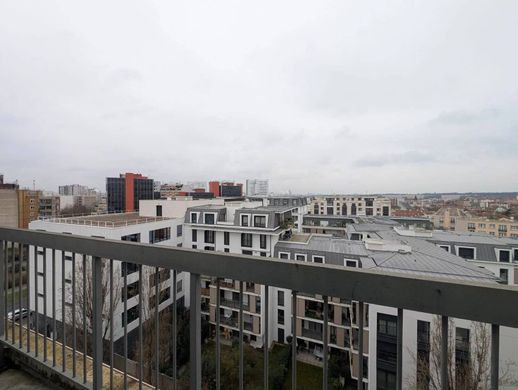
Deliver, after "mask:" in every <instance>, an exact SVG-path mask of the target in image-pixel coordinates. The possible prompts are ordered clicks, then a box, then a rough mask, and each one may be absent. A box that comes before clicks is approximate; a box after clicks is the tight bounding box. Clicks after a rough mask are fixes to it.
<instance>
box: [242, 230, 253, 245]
mask: <svg viewBox="0 0 518 390" xmlns="http://www.w3.org/2000/svg"><path fill="white" fill-rule="evenodd" d="M252 243H253V241H252V234H251V233H241V246H244V247H247V248H251V247H252Z"/></svg>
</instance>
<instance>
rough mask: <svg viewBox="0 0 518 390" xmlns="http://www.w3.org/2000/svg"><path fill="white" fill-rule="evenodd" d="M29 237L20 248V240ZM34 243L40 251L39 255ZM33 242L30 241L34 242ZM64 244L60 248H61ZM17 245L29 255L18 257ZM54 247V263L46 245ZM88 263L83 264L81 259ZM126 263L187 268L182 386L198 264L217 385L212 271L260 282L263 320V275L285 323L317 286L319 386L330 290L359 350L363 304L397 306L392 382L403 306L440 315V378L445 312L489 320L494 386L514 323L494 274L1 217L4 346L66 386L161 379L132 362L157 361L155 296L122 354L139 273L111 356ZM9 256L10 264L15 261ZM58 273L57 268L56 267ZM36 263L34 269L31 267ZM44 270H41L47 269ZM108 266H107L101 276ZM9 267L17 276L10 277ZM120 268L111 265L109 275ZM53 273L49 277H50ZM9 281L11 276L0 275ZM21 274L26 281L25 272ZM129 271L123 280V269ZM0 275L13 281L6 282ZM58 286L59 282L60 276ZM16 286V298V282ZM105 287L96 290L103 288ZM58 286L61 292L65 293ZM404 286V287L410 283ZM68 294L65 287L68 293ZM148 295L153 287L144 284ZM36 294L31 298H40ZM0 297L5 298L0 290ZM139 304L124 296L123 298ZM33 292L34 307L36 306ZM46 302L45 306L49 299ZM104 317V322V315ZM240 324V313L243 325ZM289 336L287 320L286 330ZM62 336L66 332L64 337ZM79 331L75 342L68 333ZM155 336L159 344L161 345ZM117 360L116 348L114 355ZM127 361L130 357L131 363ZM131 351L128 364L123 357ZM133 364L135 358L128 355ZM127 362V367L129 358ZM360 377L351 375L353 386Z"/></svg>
mask: <svg viewBox="0 0 518 390" xmlns="http://www.w3.org/2000/svg"><path fill="white" fill-rule="evenodd" d="M26 248H29V252H30V253H29V252H28V251H27V250H24V249H26ZM40 248H43V253H44V255H39V254H38V252H39V253H41V249H40ZM38 249H40V250H38ZM63 252H65V253H68V252H71V253H72V254H73V255H72V256H71V257H70V258H67V259H66V258H65V257H66V256H65V255H64V253H63ZM27 253H29V254H30V257H29V258H27ZM57 254H61V256H60V258H61V260H60V262H61V264H57V261H56V257H57V256H56V255H57ZM17 261H18V262H20V263H24V262H25V264H27V265H28V267H27V269H28V270H30V272H29V274H28V277H27V279H26V280H25V281H22V273H21V272H19V275H15V270H16V267H15V266H14V264H15V263H16V262H17ZM65 262H69V263H71V264H69V265H70V266H71V267H72V269H73V270H74V271H76V270H77V269H83V270H84V272H83V273H82V274H77V273H76V272H72V277H71V280H68V279H67V277H66V275H65V271H64V270H65ZM88 264H91V266H90V267H89V266H88ZM126 264H136V265H137V266H138V276H139V280H143V278H142V276H143V275H142V271H143V267H150V268H151V269H154V271H155V272H154V275H156V277H157V278H158V275H159V270H160V269H169V270H171V275H172V286H176V285H177V283H176V282H177V277H178V273H179V272H187V273H189V278H190V286H189V288H190V294H189V306H190V307H189V320H190V322H189V332H190V336H189V343H190V348H189V354H190V356H189V357H190V362H189V366H190V378H189V381H190V383H189V387H190V388H191V389H201V387H202V375H201V362H202V353H201V318H202V316H201V310H200V309H201V283H200V280H201V275H207V276H210V277H214V278H216V279H215V280H216V290H217V291H216V310H215V321H216V337H215V344H216V355H215V356H216V388H217V389H220V388H221V375H220V372H221V369H220V367H221V346H220V340H221V334H220V333H221V329H220V328H221V327H220V326H219V325H220V324H221V323H222V322H223V318H222V315H221V313H220V310H219V308H220V304H221V302H220V297H221V295H220V293H221V290H220V287H221V284H222V280H221V279H222V278H227V279H233V280H237V281H239V282H238V285H239V292H240V296H242V294H243V288H244V281H246V282H253V283H257V284H261V285H263V286H264V290H265V292H266V294H265V295H264V297H265V298H264V302H262V303H261V305H262V307H263V308H264V310H263V312H264V316H265V318H264V323H265V324H268V323H269V322H268V321H269V319H268V316H269V310H268V307H269V298H268V297H269V294H268V291H269V289H270V287H271V286H275V287H279V288H284V289H288V290H291V291H292V294H291V295H292V297H291V298H292V299H291V305H292V317H291V318H286V321H290V320H291V322H292V329H296V318H297V294H298V292H299V291H300V292H304V293H307V294H319V295H321V296H323V301H324V305H323V307H324V310H323V330H322V339H323V356H324V359H323V378H324V379H323V383H322V387H323V388H324V389H327V378H328V356H329V346H328V339H329V337H328V325H329V312H328V302H329V299H330V298H329V297H339V298H342V299H345V300H349V301H355V302H358V328H359V332H360V337H358V348H357V349H358V352H359V355H360V356H362V355H363V352H364V345H363V340H364V337H362V335H363V328H364V327H363V321H364V304H365V303H369V304H377V305H383V306H388V307H394V308H397V309H398V322H397V324H398V329H397V342H398V344H397V348H398V353H397V384H398V388H399V389H402V386H403V385H402V383H403V377H402V356H403V353H402V351H403V344H402V332H403V312H404V310H413V311H418V312H424V313H431V314H435V315H439V316H441V325H442V327H441V330H442V344H441V352H442V362H443V364H442V365H441V381H442V384H443V386H447V383H448V382H447V380H448V372H447V371H448V366H447V363H446V362H447V360H448V332H449V330H448V318H449V317H453V318H460V319H466V320H472V321H479V322H484V323H488V324H491V329H492V332H491V337H492V342H491V354H490V355H491V356H490V367H491V389H497V388H498V372H499V367H498V365H499V334H500V333H499V332H500V326H508V327H514V328H517V327H518V311H517V310H512V309H510V308H513V307H516V302H518V290H517V289H516V288H513V287H509V286H501V285H493V284H489V283H467V282H463V281H457V280H447V279H435V278H428V277H418V276H413V275H408V274H397V273H387V272H378V271H369V270H364V269H357V268H346V267H339V266H332V265H324V264H314V263H304V262H295V261H289V260H280V259H267V258H263V257H253V256H245V255H233V254H228V253H222V252H202V251H197V250H192V249H185V248H177V247H165V246H157V245H150V244H139V243H133V242H123V241H113V240H105V239H100V238H85V237H79V236H73V235H69V234H56V233H47V232H39V231H28V230H19V229H9V228H0V343H1V344H2V345H3V347H4V348H5V349H7V350H8V351H9V354H13V355H16V356H21V357H22V358H23V359H25V362H30V363H31V364H32V365H34V366H35V367H37V368H38V369H39V370H40V371H43V372H49V373H50V375H49V376H52V377H53V378H60V379H61V380H62V381H63V382H65V383H67V384H68V385H70V386H73V387H76V388H88V389H90V388H93V389H101V388H103V387H104V388H110V389H111V388H115V387H117V388H119V387H123V388H130V387H138V388H140V389H141V388H158V387H159V383H160V374H159V370H158V369H155V370H151V372H152V378H151V379H150V380H149V381H147V382H145V381H144V380H143V378H144V375H143V371H144V369H145V367H146V364H151V367H156V368H158V367H159V365H160V362H159V355H160V353H159V351H160V349H161V344H160V337H159V333H160V331H161V329H160V327H159V321H158V318H159V315H160V313H159V304H158V301H157V302H156V304H155V305H154V306H153V310H152V311H151V312H150V313H148V315H149V318H154V319H155V320H156V321H155V324H156V325H155V327H154V329H153V330H150V332H151V333H153V332H154V338H153V339H152V340H153V342H152V343H150V345H146V347H149V348H152V349H153V350H154V354H153V355H152V356H154V357H153V358H152V359H151V360H154V361H152V362H148V361H146V362H144V358H143V354H140V359H139V361H137V362H130V361H129V359H128V330H129V328H130V327H132V329H138V336H137V339H138V341H137V346H138V348H140V350H141V351H142V348H143V344H142V343H143V336H144V335H143V323H142V319H143V313H142V303H143V301H144V300H143V298H142V295H143V290H142V289H143V287H144V286H149V284H148V283H138V286H137V288H138V289H139V290H138V291H139V294H138V298H137V297H134V298H131V299H124V300H121V302H122V303H120V304H121V305H124V310H123V311H122V313H123V314H122V327H123V336H122V340H123V348H122V349H123V356H122V357H120V356H119V355H118V354H117V353H116V352H115V350H114V342H113V340H114V337H113V336H114V334H113V332H114V325H113V324H114V321H115V320H117V321H118V320H119V319H121V317H120V313H115V312H114V309H115V308H114V298H115V296H116V294H117V291H120V290H116V289H115V288H114V282H117V278H116V277H114V273H113V272H114V267H118V266H119V265H122V266H123V267H125V266H126ZM18 268H20V267H18ZM58 269H59V270H61V273H59V274H58V273H57V270H58ZM34 271H36V272H34ZM49 273H50V275H49ZM106 275H107V276H106ZM17 277H19V280H18V279H17ZM130 277H134V276H131V275H128V273H125V274H124V276H123V277H122V278H121V279H122V281H121V282H122V286H123V288H122V294H124V295H125V296H127V295H126V294H127V292H128V279H129V278H130ZM88 278H91V281H92V286H91V290H90V291H89V293H91V303H92V305H91V310H90V309H89V308H88V307H87V305H78V301H77V297H76V296H75V294H76V291H78V289H77V288H76V287H77V285H78V283H79V285H81V283H83V284H82V286H86V285H87V284H86V281H87V279H88ZM119 278H120V277H119ZM58 280H59V281H58ZM9 281H10V283H9ZM24 282H25V283H24ZM131 282H132V283H134V281H131ZM9 284H10V285H11V286H12V288H11V289H10V290H11V291H10V292H11V293H10V295H9V294H8V290H9V289H8V287H10V286H9ZM25 286H26V289H27V296H28V297H29V298H30V299H29V301H30V302H31V307H30V309H31V310H33V311H34V313H39V314H40V315H29V316H27V317H26V318H23V317H22V318H21V319H19V320H16V319H8V305H9V306H10V307H11V310H12V311H14V310H15V309H21V308H22V298H21V297H22V294H21V289H22V287H25ZM159 286H160V284H159V283H155V285H154V287H153V288H154V289H156V291H155V292H154V297H155V299H157V300H158V299H159V297H160V294H159V291H158V288H159ZM62 287H65V288H62ZM16 290H18V293H19V294H18V296H17V297H16V299H15V294H14V293H13V292H15V291H16ZM171 290H172V302H173V303H172V306H173V310H172V331H171V334H170V335H169V334H168V335H167V337H171V338H172V350H173V351H176V350H177V349H176V348H177V328H176V324H177V321H178V318H177V310H176V302H177V288H172V289H171ZM105 291H107V292H108V294H107V296H106V297H104V296H103V292H105ZM69 292H71V293H70V294H69ZM409 292H411V293H409ZM70 295H71V296H70ZM150 296H151V297H153V294H151V295H150ZM41 297H43V299H42V300H41V299H40V298H41ZM8 298H9V302H8ZM136 299H137V300H138V303H139V304H138V305H136V306H133V304H134V302H133V303H131V305H132V306H130V302H132V301H134V300H136ZM41 301H42V304H43V307H41V306H39V305H40V302H41ZM49 303H50V306H49ZM57 303H60V304H61V307H64V308H70V309H69V311H70V312H71V313H74V314H75V315H72V317H71V318H70V319H67V318H65V313H66V312H67V310H61V313H59V312H58V311H56V307H57ZM243 309H244V308H243V305H242V304H240V305H239V316H238V323H237V324H236V325H237V328H238V329H239V388H240V389H243V387H244V360H243V349H244V346H243V343H244V337H243V333H244V332H243V330H244V328H245V324H244V320H243V319H244V315H243ZM49 322H50V323H51V324H52V329H54V330H56V329H59V326H58V323H62V324H64V325H65V327H68V328H69V329H70V330H71V331H72V335H71V336H70V335H69V334H68V333H67V332H65V331H63V332H61V333H62V334H61V335H59V332H57V331H53V332H52V333H49V332H48V325H49ZM107 325H108V327H106V326H107ZM247 327H248V325H247ZM268 328H269V327H268V326H265V327H264V334H263V337H264V338H263V340H264V343H265V344H266V345H269V343H268V341H269V340H270V336H269V334H268ZM104 331H106V332H107V333H108V334H109V337H108V348H107V350H103V347H106V345H103V332H104ZM294 333H295V336H297V335H296V331H295V332H294ZM70 337H71V338H72V340H70V339H69V338H70ZM78 341H79V343H78ZM291 342H292V348H291V362H292V363H291V364H292V369H291V373H292V381H291V386H292V389H296V386H297V382H296V379H297V369H296V367H297V365H296V361H297V337H292V338H291ZM162 348H163V346H162ZM263 353H264V363H265V364H264V383H265V384H266V386H265V388H267V387H268V386H267V384H268V375H269V368H268V361H269V349H268V348H263ZM119 358H122V366H119V367H115V362H116V360H117V359H119ZM119 360H120V359H119ZM130 363H131V364H130ZM133 363H135V365H133ZM170 365H171V367H172V372H173V373H176V372H177V358H176V354H174V356H173V359H172V361H171V362H170ZM358 365H359V367H358V372H363V359H359V363H358ZM133 366H134V367H133ZM133 368H134V369H133ZM173 388H178V387H176V374H173ZM362 388H363V383H362V382H361V381H359V383H358V389H362Z"/></svg>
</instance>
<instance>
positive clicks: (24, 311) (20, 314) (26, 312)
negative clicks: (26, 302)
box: [7, 307, 29, 321]
mask: <svg viewBox="0 0 518 390" xmlns="http://www.w3.org/2000/svg"><path fill="white" fill-rule="evenodd" d="M28 315H29V309H26V308H24V307H22V309H21V310H20V309H16V310H15V311H14V313H13V312H12V311H10V312H9V313H7V319H8V320H9V321H12V320H13V317H14V320H15V321H17V320H19V319H20V318H25V317H27V316H28Z"/></svg>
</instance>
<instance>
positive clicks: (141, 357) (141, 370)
mask: <svg viewBox="0 0 518 390" xmlns="http://www.w3.org/2000/svg"><path fill="white" fill-rule="evenodd" d="M143 283H144V281H143V280H142V264H139V266H138V347H139V349H138V350H139V376H138V388H139V390H142V381H143V379H144V353H143V351H144V332H143V329H142V322H143V321H142V313H143V311H142V302H143V301H142V284H143Z"/></svg>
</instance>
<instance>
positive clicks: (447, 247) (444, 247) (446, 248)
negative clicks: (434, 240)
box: [439, 245, 450, 252]
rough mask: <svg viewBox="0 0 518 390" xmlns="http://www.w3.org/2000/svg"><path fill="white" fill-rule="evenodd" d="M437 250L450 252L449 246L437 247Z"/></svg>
mask: <svg viewBox="0 0 518 390" xmlns="http://www.w3.org/2000/svg"><path fill="white" fill-rule="evenodd" d="M439 248H442V249H444V250H445V251H446V252H450V246H449V245H439Z"/></svg>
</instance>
